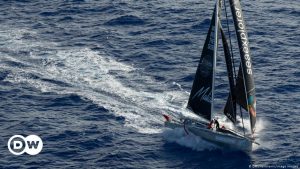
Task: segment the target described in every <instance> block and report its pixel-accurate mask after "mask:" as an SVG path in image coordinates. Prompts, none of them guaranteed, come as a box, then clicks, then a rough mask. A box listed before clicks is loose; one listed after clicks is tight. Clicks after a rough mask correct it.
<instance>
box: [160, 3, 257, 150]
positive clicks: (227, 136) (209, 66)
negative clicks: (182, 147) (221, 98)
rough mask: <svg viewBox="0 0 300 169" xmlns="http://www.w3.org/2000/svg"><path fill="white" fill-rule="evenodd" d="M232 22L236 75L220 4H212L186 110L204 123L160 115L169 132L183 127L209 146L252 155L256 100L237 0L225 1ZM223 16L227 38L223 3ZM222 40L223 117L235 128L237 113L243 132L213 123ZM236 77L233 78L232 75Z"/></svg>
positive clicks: (245, 37) (241, 14)
mask: <svg viewBox="0 0 300 169" xmlns="http://www.w3.org/2000/svg"><path fill="white" fill-rule="evenodd" d="M229 4H230V8H231V13H232V19H233V23H234V28H235V34H236V37H237V43H238V48H239V54H240V65H239V69H238V71H237V72H236V70H235V66H234V57H233V52H232V43H231V40H230V47H231V48H230V47H229V43H228V42H227V38H226V35H225V32H224V30H223V28H222V24H221V14H220V13H221V9H222V0H216V4H215V8H214V12H213V16H212V19H211V23H210V27H209V30H208V33H207V37H206V40H205V43H204V47H203V50H202V54H201V57H200V61H199V64H198V68H197V71H196V74H195V78H194V81H193V86H192V90H191V92H190V96H189V100H188V104H187V109H189V110H191V111H192V112H193V113H194V114H196V115H197V116H199V117H202V119H204V120H196V119H192V118H187V117H184V118H181V119H179V120H176V119H171V118H170V116H168V115H164V117H165V119H166V121H165V126H166V127H170V128H177V127H183V128H184V129H185V131H186V132H187V133H193V134H194V135H196V136H199V137H201V138H203V139H205V140H207V141H209V142H213V143H215V144H218V145H221V146H223V147H228V148H231V149H237V150H242V151H247V152H249V151H252V146H253V144H255V143H256V144H258V143H257V142H255V138H254V136H253V135H254V132H255V123H256V96H255V85H254V78H253V67H252V61H251V57H250V48H249V41H248V34H247V31H246V25H245V21H244V17H243V13H242V9H241V4H240V1H239V0H229ZM224 6H225V7H224V8H225V12H226V19H227V28H228V31H227V32H228V34H229V35H230V31H229V26H228V18H227V11H226V3H225V1H224ZM219 38H220V39H222V44H223V49H224V56H225V59H224V60H225V62H226V69H227V76H228V81H229V91H228V97H227V101H226V104H225V105H224V109H223V113H224V114H225V116H226V118H227V119H229V120H230V121H231V122H232V123H233V124H234V125H235V126H236V125H237V111H238V110H240V113H241V119H242V123H243V132H242V131H241V130H240V131H238V130H233V129H229V128H227V127H226V128H225V127H224V126H223V127H220V126H219V122H218V121H217V120H216V119H215V115H216V112H215V104H216V103H215V100H214V96H215V76H216V61H217V55H218V54H217V51H218V40H219ZM236 73H237V75H236ZM245 111H246V112H248V114H249V117H250V118H249V120H250V128H251V129H250V130H251V131H250V132H249V133H248V134H247V133H245V126H244V121H243V120H244V119H243V112H245ZM212 123H217V124H216V127H211V124H212Z"/></svg>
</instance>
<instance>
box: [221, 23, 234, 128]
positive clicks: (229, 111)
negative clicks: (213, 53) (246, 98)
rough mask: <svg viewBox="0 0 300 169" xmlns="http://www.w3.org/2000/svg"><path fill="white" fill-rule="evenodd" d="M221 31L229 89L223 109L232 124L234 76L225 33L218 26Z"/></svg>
mask: <svg viewBox="0 0 300 169" xmlns="http://www.w3.org/2000/svg"><path fill="white" fill-rule="evenodd" d="M220 31H221V37H222V43H223V48H224V55H225V62H226V67H227V74H228V81H229V87H230V92H229V96H228V99H227V102H226V105H225V108H224V114H225V115H226V116H227V117H228V118H229V119H230V120H231V121H232V122H233V123H235V122H236V98H235V90H234V89H235V84H234V74H233V71H234V70H233V63H232V58H231V54H230V50H229V47H228V43H227V40H226V37H225V33H224V31H223V29H222V27H221V26H220Z"/></svg>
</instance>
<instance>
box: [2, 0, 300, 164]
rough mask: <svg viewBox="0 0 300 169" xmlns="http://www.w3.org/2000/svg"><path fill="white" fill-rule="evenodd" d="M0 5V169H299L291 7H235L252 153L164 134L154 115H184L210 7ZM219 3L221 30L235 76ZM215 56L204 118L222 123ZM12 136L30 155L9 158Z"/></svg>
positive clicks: (117, 2) (69, 2)
mask: <svg viewBox="0 0 300 169" xmlns="http://www.w3.org/2000/svg"><path fill="white" fill-rule="evenodd" d="M0 4H1V8H0V23H1V24H0V168H12V169H14V168H32V169H33V168H51V169H52V168H111V169H117V168H130V169H131V168H151V169H152V168H153V169H157V168H184V169H185V168H193V169H194V168H195V169H219V168H220V169H235V168H241V169H246V168H300V127H299V124H300V117H299V113H300V112H299V111H300V69H299V65H300V38H299V37H300V19H299V18H300V3H299V1H298V0H276V1H275V0H264V1H249V0H242V1H241V5H242V8H243V13H244V18H245V22H246V25H247V30H248V35H249V46H250V49H251V56H252V61H253V73H254V80H255V85H256V97H257V105H256V106H257V125H256V134H255V137H256V138H257V139H256V141H257V142H258V143H259V145H257V144H255V145H254V147H253V151H252V152H242V151H237V150H231V149H227V148H224V147H220V146H217V145H214V144H212V143H210V142H207V141H205V140H203V139H201V138H199V137H197V136H195V135H193V134H188V133H186V132H185V131H184V130H183V129H180V128H179V129H168V128H166V127H164V118H163V116H162V115H163V114H167V115H169V116H170V117H171V118H173V119H178V118H180V117H182V116H191V115H192V113H191V112H189V111H188V110H187V109H186V105H187V100H188V98H189V93H190V91H191V88H192V83H193V80H194V76H195V72H196V69H197V65H198V62H199V59H200V56H201V51H202V46H203V44H204V41H205V38H206V35H207V31H208V28H209V24H210V19H211V17H212V13H213V9H214V4H215V1H213V0H209V1H207V0H182V1H177V0H163V1H162V0H51V1H43V0H36V1H30V0H1V1H0ZM226 4H227V5H226ZM226 4H225V6H226V8H225V6H224V5H223V8H222V26H223V28H224V30H226V31H227V30H228V28H229V32H226V35H227V38H228V39H229V34H231V36H230V38H231V39H232V47H233V51H234V52H233V55H234V58H235V60H236V61H235V67H236V68H238V66H239V53H238V46H237V42H236V40H235V33H234V28H233V25H232V20H231V11H230V8H229V4H228V0H226ZM225 9H226V11H225ZM226 14H227V18H228V23H229V26H227V19H226ZM218 53H219V55H218V61H217V69H216V75H217V79H216V82H215V84H216V85H215V91H216V98H215V102H216V104H215V106H216V107H215V109H216V112H218V114H219V115H220V119H224V117H222V115H221V114H222V107H223V106H224V103H225V101H226V99H225V98H227V95H228V82H227V76H226V67H225V66H224V65H225V62H224V57H223V56H222V43H221V41H220V43H219V49H218ZM242 115H243V116H244V120H243V122H244V126H245V128H246V132H249V129H248V128H249V118H248V117H247V112H243V114H242ZM238 119H239V122H238V125H241V118H240V116H239V117H238ZM221 123H223V124H224V125H225V126H228V127H232V124H231V122H229V121H227V120H223V121H222V122H221ZM14 135H22V136H23V137H26V136H28V135H37V136H39V137H40V138H41V139H42V141H43V148H42V150H41V152H40V153H39V154H36V155H29V154H26V153H24V154H21V155H14V154H12V153H11V152H10V151H9V149H8V141H9V139H10V138H11V137H12V136H14Z"/></svg>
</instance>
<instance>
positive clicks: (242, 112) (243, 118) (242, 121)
mask: <svg viewBox="0 0 300 169" xmlns="http://www.w3.org/2000/svg"><path fill="white" fill-rule="evenodd" d="M240 112H241V117H242V123H243V132H244V136H245V126H244V120H243V119H244V118H243V112H242V106H240Z"/></svg>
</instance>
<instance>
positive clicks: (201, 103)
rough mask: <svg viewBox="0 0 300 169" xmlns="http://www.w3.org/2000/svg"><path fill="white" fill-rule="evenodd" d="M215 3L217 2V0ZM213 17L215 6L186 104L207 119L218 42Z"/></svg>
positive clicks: (214, 15) (208, 116)
mask: <svg viewBox="0 0 300 169" xmlns="http://www.w3.org/2000/svg"><path fill="white" fill-rule="evenodd" d="M217 4H219V0H218V1H217ZM217 13H218V12H217ZM215 18H216V8H215V10H214V13H213V16H212V19H211V23H210V27H209V30H208V33H207V36H206V40H205V43H204V46H203V50H202V54H201V58H200V62H199V64H198V68H197V72H196V75H195V79H194V83H193V87H192V90H191V93H190V97H189V101H188V105H187V107H188V108H189V109H190V110H192V111H193V112H194V113H196V114H198V115H200V116H202V117H204V118H205V119H207V120H211V113H212V90H213V65H214V50H215V45H218V43H215V41H216V39H215V34H216V33H215V29H216V28H215V25H216V20H215ZM217 25H218V24H217Z"/></svg>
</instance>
